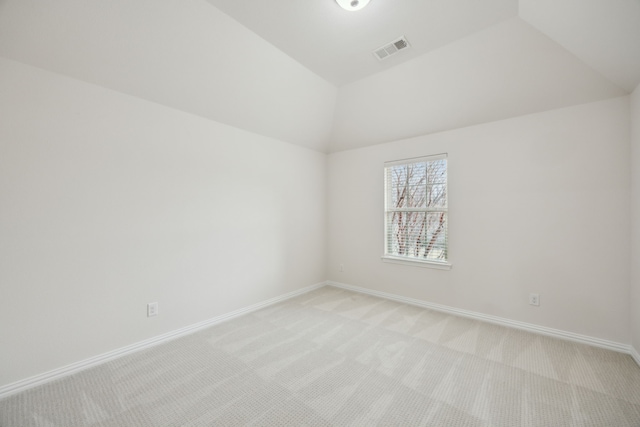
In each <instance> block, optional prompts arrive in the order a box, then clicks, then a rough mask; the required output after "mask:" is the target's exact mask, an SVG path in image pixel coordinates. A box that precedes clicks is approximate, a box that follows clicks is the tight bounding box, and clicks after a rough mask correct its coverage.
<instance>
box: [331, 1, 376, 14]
mask: <svg viewBox="0 0 640 427" xmlns="http://www.w3.org/2000/svg"><path fill="white" fill-rule="evenodd" d="M336 2H338V4H339V5H340V7H341V8H343V9H344V10H349V11H352V12H353V11H355V10H360V9H362V8H363V7H365V6H366V5H368V4H369V0H336Z"/></svg>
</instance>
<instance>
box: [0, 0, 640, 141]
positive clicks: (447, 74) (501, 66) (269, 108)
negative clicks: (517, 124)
mask: <svg viewBox="0 0 640 427" xmlns="http://www.w3.org/2000/svg"><path fill="white" fill-rule="evenodd" d="M399 36H406V38H407V39H408V40H409V43H410V46H411V47H410V48H409V49H406V50H404V51H402V52H400V53H398V54H397V55H394V56H393V57H391V58H389V59H387V60H384V61H378V60H377V59H376V58H375V57H374V56H373V55H372V51H373V50H374V49H376V48H378V47H380V46H382V45H384V44H385V43H387V42H390V41H392V40H394V39H396V38H398V37H399ZM0 56H2V57H4V58H5V59H8V60H12V61H17V62H21V63H23V64H27V65H30V66H35V67H40V68H44V69H47V70H49V71H52V72H55V73H59V74H63V75H66V76H69V77H71V78H74V79H76V80H81V81H84V82H87V83H91V84H97V85H100V86H103V87H106V88H109V89H112V90H116V91H119V92H121V93H124V94H126V95H131V96H136V97H140V98H143V99H147V100H149V101H153V102H157V103H161V104H164V105H167V106H169V107H172V108H175V109H178V110H182V111H186V112H189V113H192V114H197V115H200V116H203V117H206V118H209V119H212V120H216V121H218V122H221V123H225V124H228V125H231V126H235V127H238V128H242V129H245V130H248V131H251V132H255V133H259V134H262V135H265V136H268V137H273V138H276V139H279V140H283V141H287V142H291V143H295V144H298V145H302V146H305V147H309V148H312V149H315V150H319V151H325V152H326V151H339V150H345V149H350V148H357V147H363V146H367V145H371V144H376V143H381V142H387V141H393V140H397V139H401V138H405V137H410V136H415V135H420V134H426V133H432V132H438V131H442V130H447V129H453V128H458V127H463V126H469V125H473V124H477V123H483V122H488V121H494V120H501V119H505V118H509V117H514V116H518V115H522V114H529V113H535V112H539V111H545V110H549V109H554V108H561V107H566V106H570V105H576V104H580V103H585V102H592V101H597V100H601V99H606V98H610V97H615V96H621V95H625V94H628V93H629V92H631V91H632V90H633V89H634V88H635V87H636V86H638V84H640V0H519V1H518V0H371V3H370V4H369V6H367V7H366V8H365V9H363V10H362V11H359V12H347V11H344V10H342V9H341V8H340V7H338V6H337V4H336V3H335V1H334V0H305V1H299V0H268V1H265V0H244V1H238V0H181V1H177V0H136V1H135V2H131V1H129V0H110V1H99V0H56V1H54V2H52V1H48V0H0Z"/></svg>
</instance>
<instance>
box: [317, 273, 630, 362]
mask: <svg viewBox="0 0 640 427" xmlns="http://www.w3.org/2000/svg"><path fill="white" fill-rule="evenodd" d="M327 284H328V285H329V286H333V287H336V288H340V289H346V290H349V291H353V292H359V293H362V294H367V295H372V296H376V297H380V298H385V299H388V300H392V301H398V302H403V303H405V304H411V305H415V306H418V307H422V308H428V309H431V310H436V311H440V312H443V313H448V314H453V315H456V316H462V317H467V318H470V319H475V320H482V321H484V322H489V323H493V324H496V325H501V326H506V327H508V328H515V329H521V330H524V331H528V332H533V333H536V334H540V335H546V336H550V337H554V338H560V339H564V340H569V341H574V342H578V343H582V344H587V345H592V346H596V347H601V348H605V349H607V350H613V351H617V352H620V353H626V354H629V355H631V357H633V358H634V359H635V361H636V362H637V363H638V365H640V356H639V355H638V353H637V352H635V349H633V347H631V346H630V345H626V344H621V343H618V342H614V341H608V340H603V339H600V338H595V337H590V336H587V335H581V334H575V333H573V332H567V331H562V330H559V329H553V328H548V327H546V326H539V325H534V324H532V323H525V322H519V321H517V320H511V319H506V318H504V317H498V316H491V315H488V314H483V313H478V312H474V311H468V310H462V309H459V308H454V307H449V306H446V305H441V304H434V303H430V302H426V301H422V300H419V299H415V298H409V297H404V296H401V295H396V294H390V293H387V292H381V291H374V290H372V289H367V288H361V287H359V286H353V285H347V284H345V283H339V282H333V281H327Z"/></svg>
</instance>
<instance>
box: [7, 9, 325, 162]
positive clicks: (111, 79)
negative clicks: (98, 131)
mask: <svg viewBox="0 0 640 427" xmlns="http://www.w3.org/2000/svg"><path fill="white" fill-rule="evenodd" d="M0 56H3V57H5V58H8V59H13V60H16V61H19V62H23V63H26V64H29V65H34V66H36V67H40V68H44V69H47V70H50V71H53V72H57V73H61V74H65V75H67V76H71V77H74V78H76V79H79V80H83V81H86V82H89V83H94V84H97V85H100V86H103V87H106V88H109V89H113V90H116V91H119V92H122V93H125V94H129V95H133V96H137V97H140V98H143V99H147V100H149V101H153V102H157V103H160V104H164V105H167V106H169V107H173V108H176V109H179V110H182V111H186V112H189V113H193V114H197V115H200V116H203V117H207V118H210V119H212V120H215V121H218V122H221V123H225V124H228V125H231V126H234V127H238V128H241V129H245V130H248V131H251V132H255V133H258V134H261V135H265V136H268V137H273V138H277V139H279V140H282V141H287V142H291V143H294V144H298V145H302V146H305V147H308V148H312V149H314V150H319V151H325V150H326V146H327V140H328V139H329V133H330V131H331V126H332V120H333V108H334V105H335V97H336V88H335V86H333V85H332V84H330V83H328V82H327V81H325V80H324V79H322V78H320V77H318V76H317V75H316V74H314V73H313V72H311V71H309V70H308V69H306V68H305V67H303V66H302V65H300V64H299V63H298V62H296V61H295V60H294V59H292V58H291V57H289V56H287V55H286V54H284V53H283V52H282V51H280V50H278V49H277V48H275V47H274V46H273V45H271V44H269V43H268V42H266V41H265V40H264V39H262V38H260V37H259V36H257V35H256V34H254V33H252V32H251V31H248V30H247V29H246V28H244V27H243V26H242V25H240V24H238V23H237V22H236V21H234V20H233V19H231V18H230V17H229V16H227V15H225V14H224V13H222V12H221V11H219V10H218V9H216V8H215V7H213V6H211V5H210V4H209V3H207V2H205V1H204V0H180V1H176V0H135V1H131V0H108V1H101V0H55V1H49V0H0Z"/></svg>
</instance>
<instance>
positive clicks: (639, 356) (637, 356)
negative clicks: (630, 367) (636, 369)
mask: <svg viewBox="0 0 640 427" xmlns="http://www.w3.org/2000/svg"><path fill="white" fill-rule="evenodd" d="M629 348H630V350H629V354H631V357H633V360H635V361H636V363H637V364H638V366H640V353H638V350H636V349H635V347H633V346H629Z"/></svg>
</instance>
